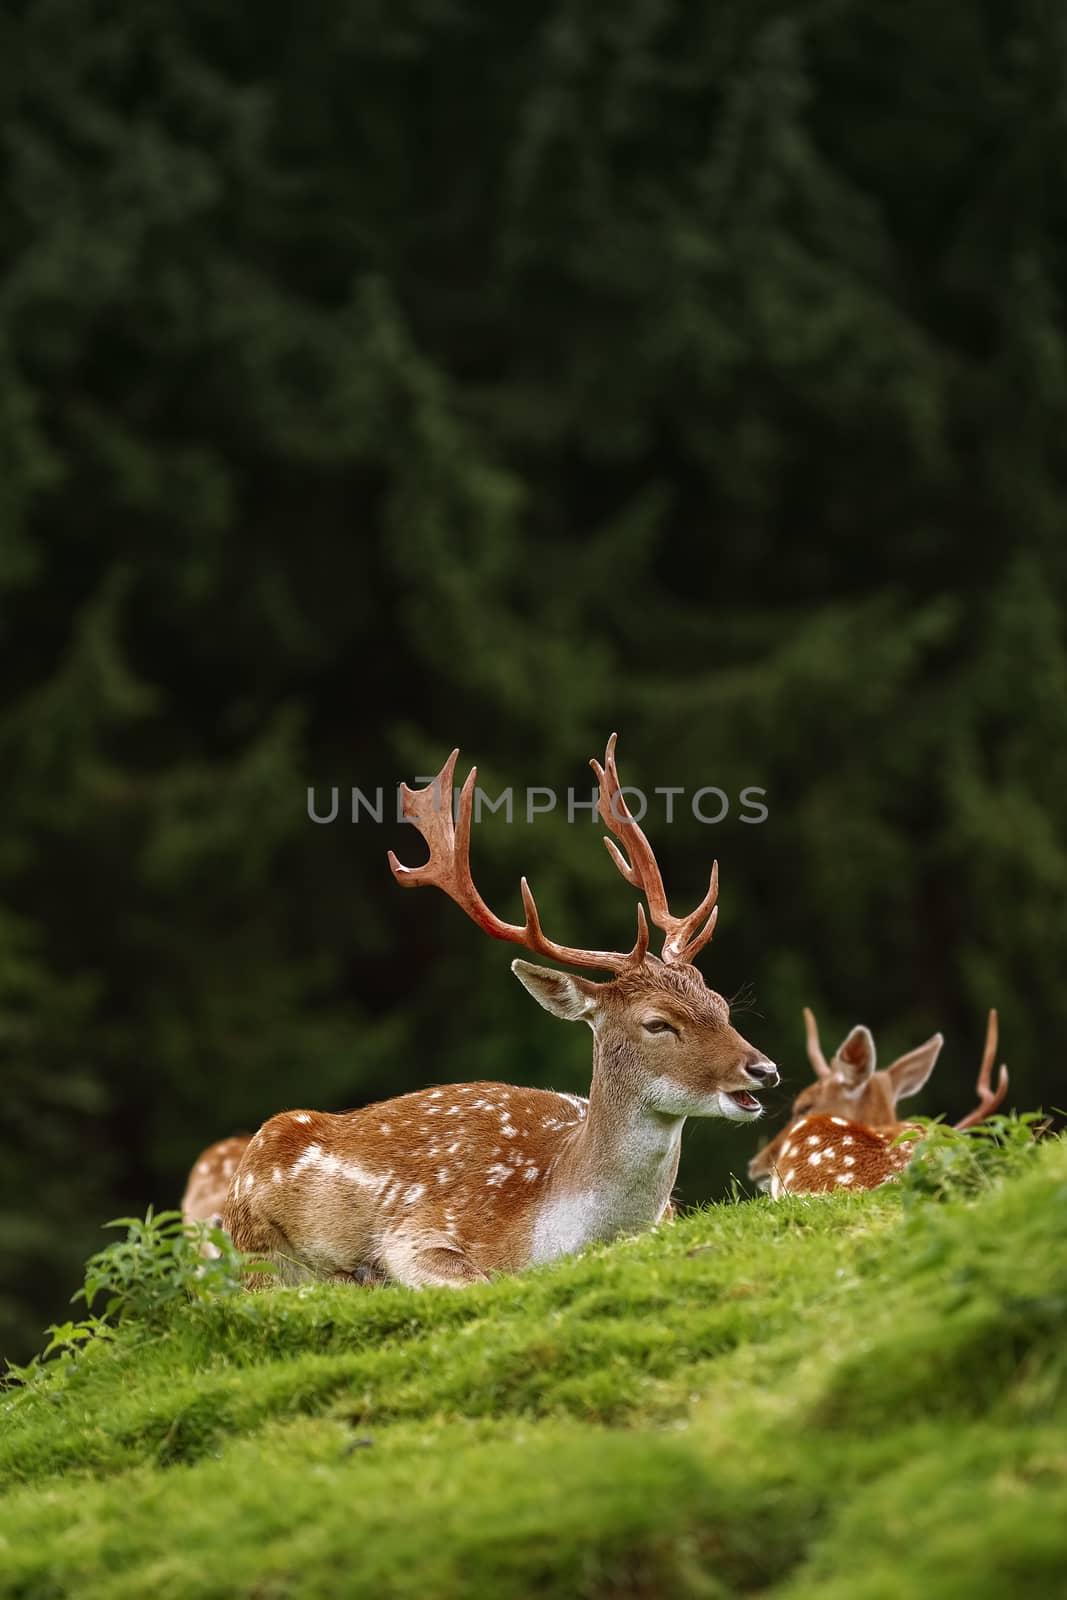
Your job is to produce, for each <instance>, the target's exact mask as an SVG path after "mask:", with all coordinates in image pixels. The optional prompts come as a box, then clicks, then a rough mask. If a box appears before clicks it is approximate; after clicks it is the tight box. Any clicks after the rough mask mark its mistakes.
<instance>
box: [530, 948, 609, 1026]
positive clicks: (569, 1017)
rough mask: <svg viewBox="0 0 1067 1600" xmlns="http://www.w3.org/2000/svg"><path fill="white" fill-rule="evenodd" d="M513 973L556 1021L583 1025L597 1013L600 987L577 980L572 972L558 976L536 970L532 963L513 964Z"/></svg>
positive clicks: (539, 968) (543, 969) (542, 968)
mask: <svg viewBox="0 0 1067 1600" xmlns="http://www.w3.org/2000/svg"><path fill="white" fill-rule="evenodd" d="M511 970H512V972H513V973H514V974H515V976H516V978H518V980H519V982H520V983H521V984H522V986H523V988H524V989H528V990H529V991H530V993H531V994H532V995H533V997H534V999H535V1000H536V1001H537V1004H538V1005H539V1006H544V1008H545V1010H546V1011H551V1013H552V1015H553V1016H554V1017H562V1018H563V1020H564V1022H581V1021H582V1020H583V1019H588V1018H589V1017H591V1016H592V1013H593V1012H594V1011H595V1009H596V1003H597V990H598V989H599V988H600V984H599V983H590V982H589V979H588V978H576V977H574V975H573V974H572V973H570V972H556V971H554V970H553V969H552V968H551V967H535V966H534V964H533V962H532V961H513V962H512V963H511Z"/></svg>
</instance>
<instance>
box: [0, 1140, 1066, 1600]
mask: <svg viewBox="0 0 1067 1600" xmlns="http://www.w3.org/2000/svg"><path fill="white" fill-rule="evenodd" d="M965 1148H966V1151H967V1154H966V1157H965V1158H963V1159H962V1161H961V1157H960V1155H959V1149H960V1146H959V1142H958V1141H956V1142H955V1143H953V1144H951V1145H950V1144H948V1143H946V1146H945V1149H944V1150H943V1151H942V1152H941V1153H940V1154H939V1153H938V1151H937V1149H936V1148H935V1149H934V1151H933V1154H932V1156H931V1158H930V1160H929V1161H928V1162H927V1163H925V1164H924V1166H923V1168H922V1169H921V1170H920V1169H919V1167H918V1166H917V1165H916V1166H914V1167H913V1169H911V1170H912V1172H913V1173H914V1176H913V1177H910V1178H909V1180H908V1181H906V1182H905V1184H904V1185H902V1186H900V1187H896V1188H890V1189H886V1190H883V1191H878V1192H875V1193H874V1194H870V1195H841V1196H835V1197H828V1198H824V1197H819V1198H817V1199H814V1200H807V1201H805V1200H787V1201H781V1202H777V1203H771V1202H769V1201H766V1200H756V1201H751V1202H744V1203H741V1204H723V1205H718V1206H713V1207H710V1208H708V1209H706V1210H704V1211H702V1212H700V1213H698V1214H696V1215H694V1216H691V1217H689V1218H687V1219H685V1220H683V1221H682V1222H680V1223H678V1224H676V1225H675V1226H673V1227H666V1228H663V1229H660V1230H658V1231H656V1232H653V1233H651V1234H648V1235H644V1236H642V1237H641V1238H638V1239H632V1240H625V1241H621V1242H620V1243H618V1244H616V1245H614V1246H612V1247H610V1248H605V1249H600V1250H592V1251H589V1252H587V1253H585V1254H583V1255H582V1256H580V1257H577V1258H573V1259H570V1260H565V1261H561V1262H559V1263H558V1264H556V1265H554V1266H552V1267H548V1268H541V1269H538V1270H535V1271H531V1272H529V1273H527V1274H525V1275H523V1276H521V1277H517V1278H508V1279H501V1280H499V1281H497V1282H495V1283H493V1284H490V1285H486V1286H484V1287H477V1288H473V1289H469V1290H465V1291H463V1292H460V1293H456V1292H451V1291H443V1290H442V1291H429V1292H424V1293H421V1294H414V1293H411V1292H409V1291H406V1290H401V1289H388V1290H379V1291H361V1290H356V1289H350V1288H345V1287H328V1286H323V1287H318V1286H315V1287H310V1288H305V1289H292V1290H280V1291H277V1292H274V1293H266V1294H259V1295H249V1296H244V1297H236V1298H231V1299H220V1300H204V1301H200V1302H197V1303H194V1304H191V1305H180V1306H177V1307H173V1308H170V1309H168V1310H167V1311H166V1312H165V1313H164V1314H161V1315H160V1316H159V1317H158V1318H156V1319H155V1320H149V1321H148V1322H145V1321H131V1322H129V1323H126V1324H124V1325H123V1326H121V1327H120V1328H119V1329H118V1331H117V1333H116V1336H115V1337H114V1339H112V1340H110V1341H108V1342H106V1343H105V1342H102V1341H91V1342H90V1345H89V1347H88V1348H87V1350H86V1351H85V1352H84V1353H83V1354H82V1355H80V1356H79V1357H78V1359H77V1360H76V1361H75V1362H74V1363H73V1365H71V1366H68V1367H67V1368H66V1369H64V1370H62V1371H57V1372H56V1373H55V1374H54V1375H53V1376H50V1377H47V1378H45V1379H43V1380H40V1381H38V1382H36V1383H34V1384H32V1385H31V1386H30V1387H29V1388H27V1389H25V1390H18V1389H15V1390H9V1391H6V1392H0V1486H2V1492H0V1596H4V1597H7V1596H18V1597H19V1600H65V1597H67V1596H71V1597H77V1600H95V1597H100V1596H107V1597H109V1600H111V1597H115V1600H120V1597H127V1596H128V1597H131V1600H132V1597H137V1600H144V1597H146V1596H150V1597H152V1600H170V1597H174V1600H179V1597H180V1600H199V1597H222V1596H226V1597H230V1596H247V1597H248V1600H288V1597H296V1596H299V1597H305V1596H307V1597H312V1596H315V1597H317V1596H322V1597H327V1596H328V1597H330V1600H334V1597H336V1596H338V1595H363V1594H366V1595H368V1596H376V1597H377V1596H383V1597H393V1596H396V1597H407V1596H411V1597H415V1596H418V1597H419V1600H427V1597H437V1596H442V1597H466V1596H471V1597H475V1596H477V1597H479V1600H483V1597H497V1596H501V1597H508V1596H524V1597H525V1596H530V1595H536V1596H556V1595H558V1596H566V1597H568V1600H573V1597H584V1596H598V1597H599V1596H611V1597H624V1596H627V1597H628V1596H635V1597H641V1600H645V1597H649V1600H652V1597H655V1600H659V1597H664V1596H674V1595H680V1596H710V1597H727V1596H735V1595H751V1594H760V1595H765V1596H773V1597H775V1600H814V1597H816V1596H817V1597H818V1600H846V1597H847V1600H883V1597H885V1600H899V1597H901V1596H912V1595H915V1596H920V1595H921V1596H923V1597H924V1600H925V1597H934V1600H942V1597H944V1600H954V1597H956V1596H959V1597H961V1600H962V1597H964V1596H966V1597H967V1600H974V1597H976V1596H978V1597H982V1596H995V1597H998V1600H999V1597H1000V1596H1009V1595H1010V1596H1012V1597H1013V1600H1016V1597H1021V1596H1028V1595H1033V1596H1035V1597H1037V1596H1040V1597H1041V1600H1047V1597H1048V1596H1050V1595H1053V1594H1057V1593H1061V1592H1063V1583H1064V1577H1063V1575H1064V1573H1065V1572H1067V1426H1065V1424H1067V1398H1065V1381H1064V1380H1065V1369H1067V1342H1065V1339H1064V1330H1065V1326H1067V1141H1064V1140H1045V1141H1043V1142H1040V1143H1038V1144H1030V1143H1028V1142H1026V1141H1024V1140H1023V1139H1012V1140H1008V1141H1007V1142H1006V1143H1005V1144H1003V1145H998V1144H995V1143H994V1142H993V1141H988V1142H987V1144H986V1145H985V1146H982V1145H980V1144H979V1142H978V1141H974V1142H973V1144H968V1145H967V1146H966V1147H965ZM972 1149H974V1150H976V1151H977V1152H978V1154H977V1155H972V1154H971V1151H972Z"/></svg>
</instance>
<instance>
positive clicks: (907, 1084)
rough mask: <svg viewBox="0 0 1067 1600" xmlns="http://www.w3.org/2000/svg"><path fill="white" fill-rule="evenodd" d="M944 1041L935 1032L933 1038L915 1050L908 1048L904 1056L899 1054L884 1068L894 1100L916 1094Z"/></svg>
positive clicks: (929, 1071) (930, 1069) (931, 1068)
mask: <svg viewBox="0 0 1067 1600" xmlns="http://www.w3.org/2000/svg"><path fill="white" fill-rule="evenodd" d="M944 1042H945V1041H944V1038H943V1037H942V1035H941V1034H939V1033H935V1034H934V1036H933V1038H931V1039H927V1041H926V1043H925V1044H921V1045H920V1046H919V1048H918V1049H917V1050H909V1051H908V1054H907V1055H906V1056H901V1057H900V1058H899V1060H897V1061H894V1062H893V1064H892V1066H890V1067H887V1068H886V1073H887V1075H888V1078H889V1081H890V1083H891V1084H892V1085H893V1099H894V1100H902V1099H903V1098H904V1096H905V1095H909V1094H918V1092H919V1090H920V1089H921V1088H922V1086H923V1084H924V1083H925V1082H926V1080H927V1078H928V1077H929V1076H930V1074H931V1072H933V1070H934V1063H935V1062H936V1060H937V1058H938V1056H939V1055H940V1054H941V1046H942V1045H943V1044H944Z"/></svg>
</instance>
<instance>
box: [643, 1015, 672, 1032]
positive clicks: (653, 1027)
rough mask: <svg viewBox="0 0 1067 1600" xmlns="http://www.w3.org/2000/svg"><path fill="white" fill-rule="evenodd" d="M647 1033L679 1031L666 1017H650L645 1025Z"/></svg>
mask: <svg viewBox="0 0 1067 1600" xmlns="http://www.w3.org/2000/svg"><path fill="white" fill-rule="evenodd" d="M644 1028H645V1032H646V1033H677V1032H678V1029H677V1028H676V1027H675V1026H674V1024H673V1022H668V1021H667V1020H666V1018H664V1017H649V1019H648V1021H647V1022H646V1023H645V1024H644Z"/></svg>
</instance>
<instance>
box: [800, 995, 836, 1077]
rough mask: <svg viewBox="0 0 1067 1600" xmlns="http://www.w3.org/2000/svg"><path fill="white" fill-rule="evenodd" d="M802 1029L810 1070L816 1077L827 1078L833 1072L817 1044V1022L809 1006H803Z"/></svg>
mask: <svg viewBox="0 0 1067 1600" xmlns="http://www.w3.org/2000/svg"><path fill="white" fill-rule="evenodd" d="M804 1031H805V1033H806V1034H807V1040H808V1060H809V1061H810V1062H811V1066H812V1071H813V1072H814V1073H815V1076H816V1077H817V1078H829V1077H832V1076H833V1074H832V1072H831V1070H830V1065H829V1063H828V1061H827V1059H826V1057H825V1056H824V1055H823V1053H822V1046H821V1045H820V1044H819V1024H818V1023H817V1022H816V1020H815V1013H814V1011H813V1010H812V1009H811V1007H810V1006H805V1007H804Z"/></svg>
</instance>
